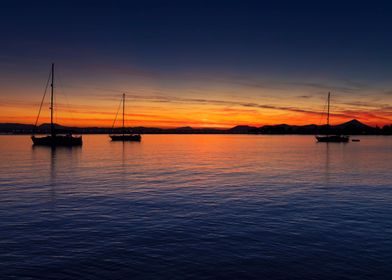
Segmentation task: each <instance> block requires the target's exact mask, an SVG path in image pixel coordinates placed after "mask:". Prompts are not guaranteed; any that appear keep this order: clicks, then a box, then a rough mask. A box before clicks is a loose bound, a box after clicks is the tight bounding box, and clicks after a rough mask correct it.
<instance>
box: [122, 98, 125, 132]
mask: <svg viewBox="0 0 392 280" xmlns="http://www.w3.org/2000/svg"><path fill="white" fill-rule="evenodd" d="M124 115H125V93H123V117H122V131H123V135H124V130H125V128H124Z"/></svg>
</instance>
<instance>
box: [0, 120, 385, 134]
mask: <svg viewBox="0 0 392 280" xmlns="http://www.w3.org/2000/svg"><path fill="white" fill-rule="evenodd" d="M55 128H56V130H57V131H58V132H59V133H74V134H111V133H113V134H118V133H123V132H124V133H138V134H254V135H257V134H261V135H316V134H340V135H392V124H391V125H385V126H383V127H372V126H369V125H366V124H364V123H362V122H360V121H358V120H355V119H354V120H351V121H348V122H345V123H342V124H338V125H332V126H326V125H315V124H309V125H287V124H278V125H264V126H262V127H255V126H247V125H238V126H235V127H232V128H230V129H218V128H192V127H179V128H155V127H127V128H125V129H124V131H123V130H122V129H121V128H114V129H111V128H107V127H67V126H61V125H58V124H55ZM49 132H50V124H42V125H40V126H37V127H35V126H34V125H29V124H19V123H0V134H1V135H29V134H33V133H35V134H47V133H49Z"/></svg>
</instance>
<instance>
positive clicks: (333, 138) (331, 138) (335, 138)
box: [316, 92, 349, 143]
mask: <svg viewBox="0 0 392 280" xmlns="http://www.w3.org/2000/svg"><path fill="white" fill-rule="evenodd" d="M330 102H331V93H330V92H328V109H327V127H326V135H323V136H320V135H317V136H316V139H317V141H318V142H334V143H346V142H348V140H349V136H343V135H329V134H328V132H329V107H330Z"/></svg>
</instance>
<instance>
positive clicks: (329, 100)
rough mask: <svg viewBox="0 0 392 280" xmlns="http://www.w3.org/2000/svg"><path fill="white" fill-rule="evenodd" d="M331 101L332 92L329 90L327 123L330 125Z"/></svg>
mask: <svg viewBox="0 0 392 280" xmlns="http://www.w3.org/2000/svg"><path fill="white" fill-rule="evenodd" d="M330 102H331V93H330V92H328V113H327V125H328V126H329V106H330Z"/></svg>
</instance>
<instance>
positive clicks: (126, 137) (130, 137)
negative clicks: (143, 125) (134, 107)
mask: <svg viewBox="0 0 392 280" xmlns="http://www.w3.org/2000/svg"><path fill="white" fill-rule="evenodd" d="M121 102H122V105H123V106H122V128H121V132H122V134H111V135H109V137H110V138H111V139H112V141H138V142H140V141H141V139H142V137H141V136H140V134H125V127H124V123H125V93H123V96H122V101H121ZM117 112H118V111H117ZM116 118H117V114H116ZM116 118H115V120H114V122H115V121H116ZM114 122H113V127H114Z"/></svg>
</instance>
